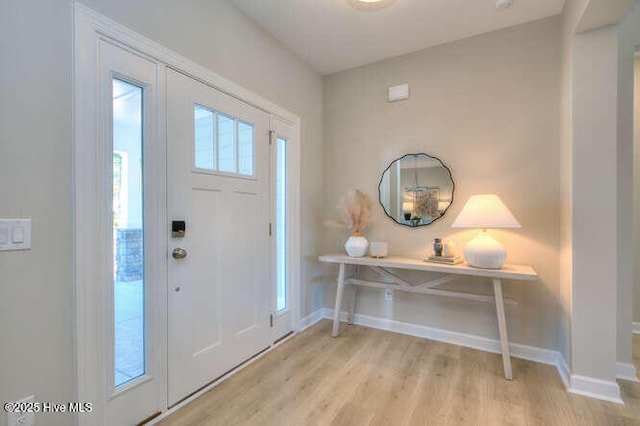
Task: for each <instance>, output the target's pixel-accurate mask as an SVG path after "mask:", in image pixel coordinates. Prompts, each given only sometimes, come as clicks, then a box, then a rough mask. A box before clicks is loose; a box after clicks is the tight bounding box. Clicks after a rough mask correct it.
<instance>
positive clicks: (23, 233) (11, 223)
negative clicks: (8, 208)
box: [0, 219, 31, 251]
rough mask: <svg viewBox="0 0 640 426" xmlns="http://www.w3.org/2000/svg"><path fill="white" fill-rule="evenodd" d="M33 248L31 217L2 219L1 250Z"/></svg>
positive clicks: (0, 220)
mask: <svg viewBox="0 0 640 426" xmlns="http://www.w3.org/2000/svg"><path fill="white" fill-rule="evenodd" d="M30 249H31V219H0V251H14V250H30Z"/></svg>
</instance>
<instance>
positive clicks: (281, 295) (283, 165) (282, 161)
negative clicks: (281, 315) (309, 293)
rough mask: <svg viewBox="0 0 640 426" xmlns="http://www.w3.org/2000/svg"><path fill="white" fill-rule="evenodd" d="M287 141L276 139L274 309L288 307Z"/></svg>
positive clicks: (279, 309) (280, 309)
mask: <svg viewBox="0 0 640 426" xmlns="http://www.w3.org/2000/svg"><path fill="white" fill-rule="evenodd" d="M287 235H288V233H287V141H286V140H284V139H282V138H277V139H276V298H277V301H276V302H277V303H276V309H277V310H278V311H282V310H285V309H287V307H288V293H289V288H288V287H289V286H288V280H289V277H288V274H287V269H288V268H287V266H288V265H287Z"/></svg>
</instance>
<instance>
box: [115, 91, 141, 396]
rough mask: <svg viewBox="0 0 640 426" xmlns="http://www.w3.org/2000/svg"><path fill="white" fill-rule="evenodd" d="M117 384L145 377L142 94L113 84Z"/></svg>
mask: <svg viewBox="0 0 640 426" xmlns="http://www.w3.org/2000/svg"><path fill="white" fill-rule="evenodd" d="M112 95H113V270H114V277H113V284H114V289H113V290H114V291H113V294H114V300H113V306H114V312H113V313H114V337H115V338H114V364H115V369H114V383H115V386H116V387H117V386H120V385H122V384H124V383H127V382H129V381H131V380H134V379H136V378H137V377H140V376H142V375H143V374H144V373H145V333H144V322H145V321H144V316H145V312H144V299H145V297H144V293H145V292H144V288H145V283H144V214H143V210H144V203H143V191H142V188H143V169H142V157H143V152H142V142H143V103H142V99H143V89H142V88H141V87H138V86H135V85H133V84H130V83H127V82H125V81H122V80H118V79H113V82H112Z"/></svg>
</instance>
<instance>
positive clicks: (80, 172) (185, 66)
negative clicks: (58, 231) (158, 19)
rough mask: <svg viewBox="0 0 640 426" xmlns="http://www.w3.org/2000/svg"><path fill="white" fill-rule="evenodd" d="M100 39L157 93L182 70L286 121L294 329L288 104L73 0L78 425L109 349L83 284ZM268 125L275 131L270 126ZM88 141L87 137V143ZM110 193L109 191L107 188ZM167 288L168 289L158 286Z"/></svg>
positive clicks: (160, 127)
mask: <svg viewBox="0 0 640 426" xmlns="http://www.w3.org/2000/svg"><path fill="white" fill-rule="evenodd" d="M101 39H104V40H109V41H110V42H111V43H114V44H117V45H120V46H122V47H123V48H126V49H127V50H129V51H131V52H134V53H136V54H139V55H141V56H143V57H145V58H147V59H149V60H151V61H154V62H155V63H157V65H158V70H159V71H158V81H159V92H161V93H164V89H165V81H164V75H165V74H166V69H167V68H172V69H175V70H177V71H180V72H182V73H184V74H186V75H189V76H190V77H192V78H194V79H196V80H198V81H200V82H202V83H204V84H206V85H209V86H211V87H213V88H215V89H217V90H220V91H221V92H224V93H226V94H228V95H230V96H233V97H235V98H238V99H240V100H242V101H244V102H246V103H248V104H250V105H252V106H254V107H256V108H259V109H261V110H263V111H265V112H267V113H269V114H271V115H272V119H271V123H273V125H272V127H273V126H275V123H276V122H278V121H281V122H284V123H288V124H289V125H290V126H292V127H293V128H294V131H293V132H292V133H293V136H292V137H291V140H290V141H289V142H290V143H291V146H292V152H291V157H290V168H289V173H290V174H291V181H292V182H293V184H292V185H291V186H290V188H289V194H288V195H289V197H290V204H289V205H290V208H291V211H290V212H289V224H288V225H289V232H290V239H289V244H290V246H289V262H290V263H289V264H290V265H291V266H290V267H291V270H290V274H291V276H290V289H291V297H292V299H291V300H292V314H293V327H294V331H296V332H297V331H300V306H301V301H300V185H299V182H300V142H301V140H300V118H299V117H298V116H296V115H295V114H292V113H290V112H289V111H287V110H285V109H283V108H280V107H279V106H277V105H275V104H273V103H272V102H270V101H268V100H266V99H264V98H262V97H260V96H258V95H256V94H254V93H252V92H250V91H249V90H247V89H244V88H243V87H241V86H239V85H237V84H235V83H233V82H231V81H229V80H227V79H225V78H223V77H221V76H219V75H217V74H215V73H213V72H211V71H210V70H208V69H206V68H204V67H202V66H201V65H198V64H196V63H195V62H193V61H190V60H188V59H186V58H184V57H182V56H180V55H178V54H176V53H174V52H172V51H170V50H168V49H167V48H165V47H163V46H161V45H159V44H157V43H155V42H154V41H152V40H150V39H148V38H146V37H143V36H141V35H140V34H138V33H136V32H134V31H131V30H130V29H128V28H126V27H124V26H122V25H120V24H118V23H116V22H114V21H112V20H110V19H109V18H106V17H105V16H103V15H101V14H99V13H97V12H95V11H93V10H92V9H90V8H88V7H86V6H84V5H82V4H79V3H75V5H74V77H73V87H74V94H73V99H74V111H73V120H74V141H73V185H74V207H73V229H74V236H73V241H74V247H73V250H74V256H73V259H74V264H73V280H74V292H75V293H74V304H75V318H74V325H75V334H76V338H75V351H76V377H77V383H76V386H77V399H78V400H79V401H82V402H92V403H93V413H92V414H89V415H87V414H81V415H79V416H78V417H77V423H78V425H81V426H84V425H102V424H103V423H104V407H105V404H106V400H107V398H108V397H109V396H108V395H107V389H106V386H103V384H104V382H105V377H104V375H105V368H104V365H105V362H106V360H105V358H106V357H105V355H104V354H105V353H106V351H107V350H109V348H106V347H105V340H104V339H102V336H103V330H104V328H105V323H104V319H103V318H102V316H100V315H96V312H101V311H102V310H103V308H102V304H103V300H102V297H101V296H100V294H99V293H96V291H95V288H92V287H91V283H92V282H93V281H95V277H101V274H102V267H101V263H102V259H101V250H102V248H101V247H99V246H98V245H97V244H96V242H99V241H102V239H103V238H104V237H103V235H101V234H102V233H103V231H102V230H101V229H100V227H99V222H98V220H97V219H96V217H99V216H98V215H99V214H102V212H101V211H99V210H100V207H99V206H100V205H101V204H102V199H101V194H102V198H104V195H105V194H104V191H105V188H104V187H102V186H101V182H102V181H103V176H99V172H100V170H98V169H99V168H98V169H97V168H96V167H95V164H96V161H97V160H98V159H99V158H100V156H101V155H102V154H101V149H102V147H100V146H98V143H95V142H96V141H98V140H100V139H99V137H98V134H99V131H100V129H99V128H98V123H97V117H98V110H97V102H96V96H97V93H98V88H97V82H98V72H99V70H98V69H97V67H96V64H97V61H96V58H97V55H98V52H97V46H98V41H99V40H101ZM158 107H159V108H160V114H159V118H158V120H157V121H158V122H157V123H156V128H157V138H158V141H157V142H158V146H159V148H158V149H159V152H158V155H160V156H165V157H166V135H165V128H166V120H165V115H164V111H166V105H165V104H164V99H161V100H160V101H159V106H158ZM272 130H275V128H274V129H272ZM92 142H94V143H92ZM152 173H154V175H153V176H154V177H155V178H157V179H158V181H159V182H160V185H159V189H160V191H161V194H162V195H161V199H162V200H165V203H164V204H163V203H159V204H160V205H158V206H152V208H154V209H157V211H159V212H160V214H159V215H158V216H159V217H158V218H157V220H158V222H159V223H160V222H164V224H165V227H166V226H168V225H167V217H166V167H159V168H158V170H153V171H152ZM109 196H110V195H109ZM165 237H166V234H163V235H159V236H157V238H155V237H154V238H153V240H154V241H157V242H158V246H157V247H153V249H156V250H165V253H166V250H167V247H166V242H164V243H163V241H166V238H165ZM164 258H165V262H163V263H164V264H162V265H157V268H158V270H160V271H162V272H163V273H161V274H159V276H160V279H161V280H162V282H161V283H160V285H161V286H162V288H164V291H166V292H168V291H169V289H168V288H167V283H166V270H167V268H166V266H167V264H166V256H165V257H164ZM165 294H168V293H165ZM155 308H156V309H159V310H160V312H159V314H158V317H159V318H161V321H160V322H161V324H157V326H158V327H160V330H158V331H159V335H164V336H166V330H167V322H166V321H167V318H168V316H167V306H166V303H162V304H161V306H156V307H155ZM153 346H154V347H153V348H150V349H151V350H154V351H156V353H157V354H158V355H160V356H161V359H162V362H163V363H164V366H165V367H166V353H167V342H166V339H165V340H163V341H159V342H158V341H156V342H154V343H153ZM162 370H163V371H162V373H161V376H162V377H159V378H158V379H159V380H160V381H161V382H162V383H163V386H162V387H163V391H162V392H161V393H162V395H160V396H159V410H160V411H166V409H167V405H166V395H167V393H166V368H163V369H162Z"/></svg>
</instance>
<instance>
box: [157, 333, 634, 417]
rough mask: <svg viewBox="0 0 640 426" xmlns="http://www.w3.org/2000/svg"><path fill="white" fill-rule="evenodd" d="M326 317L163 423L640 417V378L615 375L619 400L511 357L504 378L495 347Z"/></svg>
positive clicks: (549, 369) (546, 366) (552, 369)
mask: <svg viewBox="0 0 640 426" xmlns="http://www.w3.org/2000/svg"><path fill="white" fill-rule="evenodd" d="M330 326H331V323H330V322H329V321H323V322H321V323H319V324H317V325H315V326H314V327H312V328H310V329H309V330H307V331H305V332H304V333H302V334H300V335H298V336H296V337H294V338H293V339H291V340H290V341H288V342H286V343H284V344H283V345H281V346H279V347H278V348H276V349H275V350H274V351H272V352H271V353H269V354H267V355H266V356H264V357H263V358H262V359H260V360H258V361H257V362H255V363H253V364H252V365H250V366H248V367H247V368H245V369H244V370H242V371H240V372H239V373H238V374H236V375H234V376H232V377H231V378H229V379H228V380H226V381H225V382H223V383H222V384H220V385H219V386H217V387H216V388H214V389H213V390H212V391H210V392H208V393H207V394H205V395H203V396H202V397H200V398H198V399H197V400H195V401H194V402H192V403H191V404H189V405H187V406H186V407H184V408H183V409H181V410H179V411H178V412H176V413H175V414H174V415H172V416H170V417H168V418H166V419H165V420H164V421H162V422H161V423H160V424H161V425H164V426H167V425H176V426H178V425H179V426H188V425H225V426H226V425H278V426H280V425H295V426H298V425H459V424H469V425H491V426H493V425H563V426H564V425H580V426H582V425H640V384H635V383H631V382H620V385H621V388H622V395H623V399H624V400H625V402H626V405H624V406H622V405H617V404H613V403H607V402H601V401H597V400H593V399H590V398H586V397H581V396H577V395H572V394H569V393H567V392H566V391H565V390H564V386H563V384H562V381H561V380H560V377H559V376H558V373H557V372H556V369H555V368H554V367H551V366H548V365H541V364H537V363H534V362H529V361H524V360H520V359H514V360H513V364H514V375H515V380H514V381H512V382H508V381H506V380H504V378H503V376H502V374H503V373H502V361H501V358H500V355H497V354H489V353H486V352H481V351H477V350H473V349H467V348H462V347H459V346H454V345H448V344H444V343H438V342H433V341H429V340H424V339H420V338H416V337H410V336H404V335H401V334H395V333H389V332H384V331H380V330H374V329H369V328H364V327H358V326H346V325H343V328H342V334H341V336H340V337H338V338H337V339H332V338H331V337H330ZM637 337H640V336H636V338H637ZM634 344H635V345H636V346H640V339H637V340H635V341H634ZM636 355H640V353H638V352H636Z"/></svg>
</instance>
